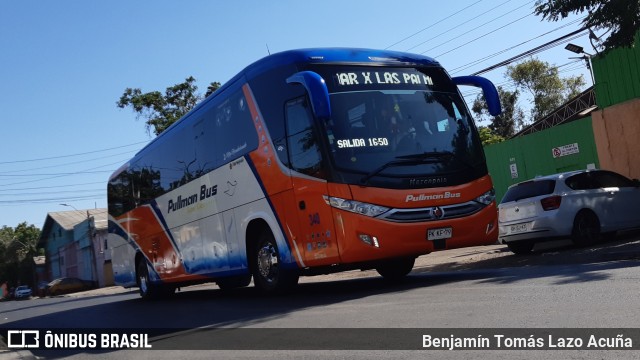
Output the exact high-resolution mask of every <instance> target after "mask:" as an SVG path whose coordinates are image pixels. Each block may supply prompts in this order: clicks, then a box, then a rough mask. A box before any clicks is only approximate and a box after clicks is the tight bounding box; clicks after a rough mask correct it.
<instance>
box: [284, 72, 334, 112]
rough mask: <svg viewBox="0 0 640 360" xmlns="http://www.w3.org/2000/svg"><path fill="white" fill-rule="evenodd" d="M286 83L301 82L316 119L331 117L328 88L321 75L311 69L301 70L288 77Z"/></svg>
mask: <svg viewBox="0 0 640 360" xmlns="http://www.w3.org/2000/svg"><path fill="white" fill-rule="evenodd" d="M287 84H301V85H302V86H304V88H305V89H307V94H309V99H310V100H311V110H312V111H313V115H315V117H316V118H317V119H328V118H330V117H331V106H330V104H329V90H328V89H327V84H326V83H325V82H324V79H323V78H322V76H320V75H318V74H317V73H315V72H313V71H301V72H298V73H295V74H293V75H291V76H290V77H288V78H287Z"/></svg>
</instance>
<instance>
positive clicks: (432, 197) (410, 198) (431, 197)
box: [405, 191, 461, 202]
mask: <svg viewBox="0 0 640 360" xmlns="http://www.w3.org/2000/svg"><path fill="white" fill-rule="evenodd" d="M460 195H461V194H460V193H452V192H448V191H446V192H444V193H442V194H433V195H426V194H420V195H411V194H409V195H407V198H406V200H405V202H409V201H424V200H439V199H456V198H459V197H460Z"/></svg>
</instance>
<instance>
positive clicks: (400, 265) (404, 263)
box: [376, 257, 416, 281]
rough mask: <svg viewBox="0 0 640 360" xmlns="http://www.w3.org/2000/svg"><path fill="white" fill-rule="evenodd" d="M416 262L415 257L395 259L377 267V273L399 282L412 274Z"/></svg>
mask: <svg viewBox="0 0 640 360" xmlns="http://www.w3.org/2000/svg"><path fill="white" fill-rule="evenodd" d="M415 262H416V259H415V258H413V257H411V258H403V259H395V260H391V261H387V262H385V263H384V264H382V265H380V266H378V267H376V271H377V272H378V274H380V275H381V276H382V277H383V278H385V279H387V280H393V281H397V280H399V279H402V278H404V277H405V276H407V274H409V273H410V272H411V270H412V269H413V265H414V264H415Z"/></svg>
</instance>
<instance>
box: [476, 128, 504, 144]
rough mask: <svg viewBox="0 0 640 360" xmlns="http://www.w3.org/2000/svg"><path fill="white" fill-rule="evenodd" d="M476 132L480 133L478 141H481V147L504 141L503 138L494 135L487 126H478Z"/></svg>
mask: <svg viewBox="0 0 640 360" xmlns="http://www.w3.org/2000/svg"><path fill="white" fill-rule="evenodd" d="M478 132H479V133H480V141H482V146H487V145H491V144H497V143H499V142H503V141H504V140H505V138H504V137H502V136H500V135H498V134H496V133H495V132H493V131H492V130H491V129H489V128H488V127H487V126H480V127H479V128H478Z"/></svg>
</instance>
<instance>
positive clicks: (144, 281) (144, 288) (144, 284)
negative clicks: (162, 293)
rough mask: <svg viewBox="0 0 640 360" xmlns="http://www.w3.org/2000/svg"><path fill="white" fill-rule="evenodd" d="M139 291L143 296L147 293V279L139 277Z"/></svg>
mask: <svg viewBox="0 0 640 360" xmlns="http://www.w3.org/2000/svg"><path fill="white" fill-rule="evenodd" d="M140 291H141V292H142V293H143V294H146V293H147V278H146V277H144V276H140Z"/></svg>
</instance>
